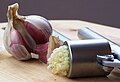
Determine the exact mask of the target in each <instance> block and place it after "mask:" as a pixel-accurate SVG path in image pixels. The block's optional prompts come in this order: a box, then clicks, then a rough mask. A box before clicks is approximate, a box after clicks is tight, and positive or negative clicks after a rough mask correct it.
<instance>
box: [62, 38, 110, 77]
mask: <svg viewBox="0 0 120 82" xmlns="http://www.w3.org/2000/svg"><path fill="white" fill-rule="evenodd" d="M64 44H65V45H67V46H68V49H69V52H70V69H69V72H68V77H88V76H105V75H106V74H108V73H107V72H105V71H104V70H103V69H101V67H100V66H98V64H97V62H96V57H97V55H103V56H105V55H108V54H111V48H110V45H109V43H108V41H107V40H105V39H99V40H97V39H94V40H78V41H66V42H65V43H64Z"/></svg>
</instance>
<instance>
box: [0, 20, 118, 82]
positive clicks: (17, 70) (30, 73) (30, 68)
mask: <svg viewBox="0 0 120 82" xmlns="http://www.w3.org/2000/svg"><path fill="white" fill-rule="evenodd" d="M50 23H51V25H52V27H53V28H54V29H55V30H57V31H59V32H60V33H62V34H63V35H65V36H67V37H69V38H71V39H72V40H78V37H77V29H79V28H82V27H90V28H91V29H93V30H94V31H96V32H98V33H100V34H102V35H104V36H105V37H107V38H109V39H110V40H112V41H114V42H116V43H117V44H120V41H119V40H120V37H119V36H120V29H117V28H112V27H109V26H104V25H99V24H94V23H89V22H85V21H80V20H50ZM3 27H6V23H0V82H80V81H105V82H110V80H109V79H108V78H107V77H87V78H75V79H68V78H67V77H60V76H57V75H53V74H51V72H50V71H49V70H47V65H46V64H43V63H41V62H40V61H38V60H34V59H31V60H28V61H18V60H16V59H15V58H14V57H12V56H11V55H10V54H8V53H7V51H6V50H5V49H4V48H3V47H2V46H3V41H2V40H3V32H4V30H2V29H1V28H3Z"/></svg>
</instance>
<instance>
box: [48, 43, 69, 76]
mask: <svg viewBox="0 0 120 82" xmlns="http://www.w3.org/2000/svg"><path fill="white" fill-rule="evenodd" d="M69 63H70V59H69V51H68V47H67V46H65V45H63V46H60V47H59V48H56V49H54V50H53V53H52V54H51V56H50V57H49V58H48V67H47V68H48V69H49V70H50V71H51V72H52V73H53V74H56V75H60V76H66V75H67V74H68V70H69Z"/></svg>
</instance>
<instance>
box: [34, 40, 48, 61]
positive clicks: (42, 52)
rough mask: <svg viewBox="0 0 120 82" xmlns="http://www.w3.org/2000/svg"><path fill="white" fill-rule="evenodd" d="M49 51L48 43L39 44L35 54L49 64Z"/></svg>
mask: <svg viewBox="0 0 120 82" xmlns="http://www.w3.org/2000/svg"><path fill="white" fill-rule="evenodd" d="M47 50H48V42H47V43H45V44H39V45H37V47H36V49H35V53H37V54H38V55H39V60H40V61H42V62H44V63H47V52H48V51H47Z"/></svg>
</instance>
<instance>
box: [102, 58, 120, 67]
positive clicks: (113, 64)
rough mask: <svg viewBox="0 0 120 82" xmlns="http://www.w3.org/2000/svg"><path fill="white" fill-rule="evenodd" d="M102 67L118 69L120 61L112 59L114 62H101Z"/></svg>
mask: <svg viewBox="0 0 120 82" xmlns="http://www.w3.org/2000/svg"><path fill="white" fill-rule="evenodd" d="M102 63H103V65H104V66H107V67H118V68H120V61H119V60H118V59H114V61H103V62H102Z"/></svg>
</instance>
